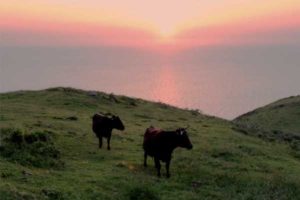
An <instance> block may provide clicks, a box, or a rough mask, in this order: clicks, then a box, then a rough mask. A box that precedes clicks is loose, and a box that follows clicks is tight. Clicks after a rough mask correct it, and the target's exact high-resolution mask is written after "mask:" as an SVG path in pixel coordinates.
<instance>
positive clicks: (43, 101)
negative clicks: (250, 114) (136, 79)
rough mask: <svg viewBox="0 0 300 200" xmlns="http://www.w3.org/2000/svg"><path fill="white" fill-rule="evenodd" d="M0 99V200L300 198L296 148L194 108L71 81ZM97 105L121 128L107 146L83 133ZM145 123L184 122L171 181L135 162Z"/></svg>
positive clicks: (172, 126) (168, 126)
mask: <svg viewBox="0 0 300 200" xmlns="http://www.w3.org/2000/svg"><path fill="white" fill-rule="evenodd" d="M0 106H1V113H0V128H1V141H0V142H1V143H0V146H1V148H0V153H1V156H0V173H1V174H0V179H1V180H0V199H114V200H118V199H120V200H123V199H139V200H143V199H154V200H155V199H162V200H174V199H184V200H189V199H190V200H192V199H270V200H271V199H300V176H299V174H300V159H299V158H298V157H297V156H295V154H294V151H295V149H292V148H291V147H290V146H289V145H288V144H286V143H283V142H278V141H271V142H270V141H266V140H261V139H259V138H257V137H252V136H249V135H244V134H240V133H239V132H238V131H235V129H233V124H232V123H231V122H229V121H225V120H222V119H219V118H215V117H209V116H205V115H202V114H200V113H198V112H197V111H193V110H183V109H178V108H175V107H172V106H168V105H165V104H161V103H153V102H148V101H144V100H141V99H133V98H128V97H125V96H116V95H112V94H104V93H100V92H87V91H82V90H76V89H72V88H52V89H48V90H42V91H19V92H11V93H5V94H0ZM98 111H101V112H111V113H114V114H117V115H119V116H120V118H121V119H122V121H123V122H124V124H125V126H126V129H125V131H124V132H119V131H116V130H114V131H113V135H112V140H111V148H112V150H111V151H107V150H106V149H105V148H104V149H101V150H100V149H98V148H97V144H98V143H97V142H98V141H97V139H96V137H95V135H94V134H93V132H92V130H91V116H92V115H93V114H94V113H95V112H98ZM150 125H154V126H157V127H161V128H164V129H169V130H173V129H175V128H178V127H183V126H186V125H190V128H189V131H188V132H189V135H190V139H191V142H192V143H193V146H194V148H193V150H191V151H187V150H185V149H176V150H175V151H174V154H173V160H172V164H171V178H170V179H166V178H165V177H164V175H165V169H164V167H163V168H162V175H163V177H162V178H157V177H156V171H155V169H154V164H153V162H151V159H150V160H149V167H148V168H146V169H144V167H143V166H142V163H143V151H142V140H143V137H142V136H143V133H144V130H145V128H147V127H149V126H150ZM20 136H22V138H23V140H22V142H20V140H19V138H20ZM24 141H25V142H24ZM104 147H106V145H104ZM7 155H9V156H7ZM41 155H43V156H44V157H45V160H43V159H41Z"/></svg>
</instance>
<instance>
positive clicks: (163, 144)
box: [143, 126, 193, 178]
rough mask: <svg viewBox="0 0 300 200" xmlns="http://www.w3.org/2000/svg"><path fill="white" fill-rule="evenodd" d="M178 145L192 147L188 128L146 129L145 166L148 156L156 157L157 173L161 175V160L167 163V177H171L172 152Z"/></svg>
mask: <svg viewBox="0 0 300 200" xmlns="http://www.w3.org/2000/svg"><path fill="white" fill-rule="evenodd" d="M176 147H183V148H187V149H192V148H193V145H192V144H191V142H190V140H189V137H188V135H187V132H186V128H178V129H177V130H175V131H163V130H161V129H157V128H154V127H152V126H151V127H150V128H147V129H146V132H145V134H144V143H143V148H144V166H145V167H147V156H148V155H149V156H151V157H154V162H155V167H156V169H157V175H158V176H159V177H160V160H161V161H162V162H165V163H166V171H167V178H169V177H170V172H169V168H170V162H171V158H172V152H173V150H174V149H175V148H176Z"/></svg>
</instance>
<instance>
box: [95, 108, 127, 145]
mask: <svg viewBox="0 0 300 200" xmlns="http://www.w3.org/2000/svg"><path fill="white" fill-rule="evenodd" d="M114 128H115V129H118V130H122V131H123V130H124V129H125V127H124V125H123V123H122V121H121V120H120V118H119V117H118V116H115V115H112V116H108V115H102V114H95V115H94V116H93V131H94V133H95V134H96V136H97V137H98V139H99V148H101V147H102V137H105V138H107V149H108V150H110V138H111V132H112V130H113V129H114Z"/></svg>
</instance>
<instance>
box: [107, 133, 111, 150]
mask: <svg viewBox="0 0 300 200" xmlns="http://www.w3.org/2000/svg"><path fill="white" fill-rule="evenodd" d="M107 150H110V136H108V137H107Z"/></svg>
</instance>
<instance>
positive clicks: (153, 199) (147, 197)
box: [128, 187, 160, 200]
mask: <svg viewBox="0 0 300 200" xmlns="http://www.w3.org/2000/svg"><path fill="white" fill-rule="evenodd" d="M128 197H129V199H130V200H159V199H160V198H159V197H158V196H157V194H156V193H155V192H153V191H152V190H150V189H149V188H146V187H135V188H133V189H131V190H130V191H129V192H128Z"/></svg>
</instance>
